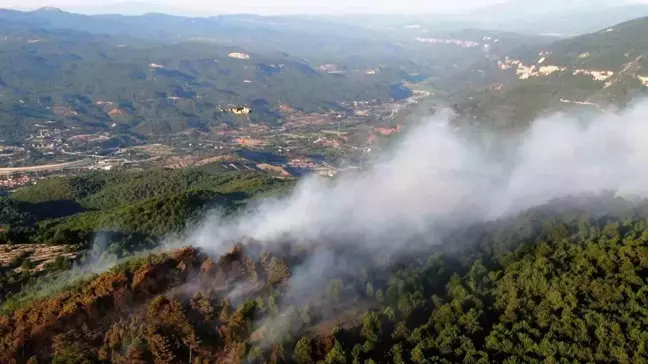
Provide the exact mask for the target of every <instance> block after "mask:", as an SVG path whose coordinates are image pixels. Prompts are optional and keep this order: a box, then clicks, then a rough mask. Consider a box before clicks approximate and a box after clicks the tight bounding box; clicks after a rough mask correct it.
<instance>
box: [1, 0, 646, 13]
mask: <svg viewBox="0 0 648 364" xmlns="http://www.w3.org/2000/svg"><path fill="white" fill-rule="evenodd" d="M506 1H507V0H324V1H321V0H148V1H147V0H0V8H18V9H35V8H39V7H43V6H52V7H58V8H61V9H63V10H68V11H73V12H87V13H96V12H98V13H104V12H130V13H133V12H135V13H138V12H140V13H144V12H148V11H150V12H164V13H175V14H183V15H207V16H208V15H214V14H223V13H259V14H277V13H400V14H404V13H447V12H462V11H465V10H470V9H473V8H478V7H483V6H488V5H492V4H497V3H501V2H506ZM509 1H510V0H509ZM527 1H528V0H527ZM544 1H548V2H556V0H536V1H535V2H534V1H530V2H531V3H533V4H537V6H540V7H541V6H542V4H543V2H544ZM577 1H583V0H559V2H562V3H572V2H577ZM609 1H611V2H612V3H617V2H618V3H622V2H626V1H627V2H635V3H638V2H644V3H645V2H648V0H609ZM124 9H127V10H124ZM106 10H107V11H106Z"/></svg>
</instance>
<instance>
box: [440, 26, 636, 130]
mask: <svg viewBox="0 0 648 364" xmlns="http://www.w3.org/2000/svg"><path fill="white" fill-rule="evenodd" d="M647 29H648V18H640V19H636V20H632V21H629V22H625V23H621V24H618V25H613V26H610V27H609V28H606V29H603V30H601V31H598V32H596V33H592V34H587V35H583V36H577V37H574V38H570V39H566V40H561V41H558V42H555V43H552V44H550V45H543V46H540V47H538V46H528V47H524V48H520V49H517V50H512V51H511V52H509V53H508V55H507V56H506V57H496V58H494V59H492V60H491V61H490V63H487V64H485V63H480V64H476V65H475V66H474V67H473V69H479V68H481V70H482V71H484V72H483V74H482V76H481V77H480V80H477V81H474V82H472V89H469V88H464V89H461V90H458V89H456V93H455V100H456V101H459V102H457V104H458V105H457V108H458V110H459V111H460V112H461V113H462V114H464V115H475V116H478V117H481V118H482V119H485V120H486V121H490V122H496V123H499V124H500V126H501V127H505V128H511V127H512V128H515V127H517V126H522V127H524V126H525V125H528V122H530V121H531V120H533V119H534V118H536V117H537V116H539V115H542V114H546V113H549V112H553V111H558V110H570V109H578V110H579V111H580V112H582V111H586V112H591V113H600V112H604V111H605V110H611V109H614V108H615V107H625V106H627V105H628V104H629V103H630V102H631V101H632V100H634V99H637V98H640V97H642V96H643V95H645V94H646V90H647V88H646V86H647V85H648V41H647V40H646V38H645V37H644V36H643V35H642V34H644V33H645V32H646V30H647ZM532 67H533V69H531V68H532ZM474 75H475V73H474V72H471V73H464V74H462V75H460V76H459V77H458V80H454V81H453V80H446V81H447V82H448V83H450V82H452V83H455V84H457V83H459V82H463V84H466V82H469V80H470V77H474Z"/></svg>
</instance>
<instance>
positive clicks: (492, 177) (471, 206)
mask: <svg viewBox="0 0 648 364" xmlns="http://www.w3.org/2000/svg"><path fill="white" fill-rule="evenodd" d="M645 115H648V104H646V103H643V104H640V105H638V106H637V107H634V108H632V109H630V110H628V111H626V112H624V113H623V114H619V115H612V114H609V115H603V116H600V117H598V118H596V119H594V120H591V121H589V122H587V123H583V122H579V121H577V120H576V119H572V118H570V117H567V116H563V115H556V116H552V117H548V118H545V119H541V120H538V121H536V122H535V123H534V124H533V125H532V127H531V128H530V130H529V131H528V132H527V133H526V134H525V135H524V136H523V138H522V140H521V142H520V143H519V144H518V145H517V146H516V147H515V148H511V150H510V151H508V152H507V153H506V155H507V156H508V157H507V158H506V160H502V159H501V158H499V159H495V158H490V157H489V154H488V153H486V151H484V150H482V149H481V148H480V147H478V145H480V144H479V143H475V142H474V141H472V140H468V139H466V138H462V137H460V136H459V135H457V134H456V133H455V131H454V129H453V128H452V127H450V126H449V125H448V123H447V122H446V121H447V120H448V116H449V115H447V114H441V115H437V116H435V117H431V118H429V119H428V120H426V121H425V122H424V123H423V124H422V125H421V126H419V127H417V128H415V129H413V130H411V131H409V132H408V134H407V135H406V136H405V138H403V140H402V142H401V143H400V144H399V145H398V146H397V147H396V148H394V149H393V150H392V151H391V153H388V154H387V155H386V156H384V157H383V158H380V159H379V160H378V162H377V163H376V164H375V165H374V166H373V167H371V168H370V169H368V170H366V171H363V172H357V173H352V174H345V175H343V176H341V177H339V178H336V179H334V180H327V179H324V178H321V177H312V178H307V179H305V180H303V181H302V182H301V183H300V184H299V185H298V186H297V188H296V189H295V191H294V192H293V193H292V194H291V195H290V196H288V197H284V198H280V199H274V200H266V201H264V202H263V203H261V204H260V205H257V206H255V207H253V208H250V209H248V210H246V211H245V212H244V213H242V214H240V215H237V216H235V217H229V218H225V217H223V216H222V215H220V214H218V213H214V214H213V215H212V216H210V217H209V218H208V219H206V220H205V221H204V222H203V224H202V226H201V227H200V228H199V229H197V230H196V231H194V232H193V234H192V235H191V238H190V243H192V244H194V245H197V246H200V247H203V248H205V249H206V250H208V251H213V252H214V253H221V252H223V250H225V249H228V248H229V247H231V245H232V244H233V243H236V242H238V241H241V239H244V238H252V239H255V240H257V241H259V242H262V243H265V244H272V243H273V242H277V241H293V242H296V243H309V242H322V241H344V242H352V243H354V244H358V245H361V244H363V245H365V246H368V247H372V248H381V249H394V251H395V250H398V249H400V248H401V247H402V245H403V244H407V243H408V242H410V241H411V239H412V238H414V237H421V236H426V237H427V240H429V241H434V240H435V236H434V235H435V234H434V231H435V230H436V229H439V228H442V227H444V226H452V225H454V224H456V223H466V222H475V221H479V220H484V219H491V218H497V217H502V216H505V215H507V214H510V213H514V212H517V211H520V210H522V209H526V208H529V207H532V206H535V205H539V204H543V203H546V202H548V201H550V200H552V199H555V198H560V197H564V196H568V195H578V194H581V193H591V192H600V191H603V190H611V191H616V192H618V193H619V194H622V195H631V194H632V195H640V196H643V195H645V194H646V193H647V192H648V184H647V183H646V182H648V178H647V177H648V176H647V175H646V174H647V173H646V172H645V169H644V168H643V167H644V166H645V165H646V164H647V163H648V143H647V142H648V140H647V139H648V121H646V120H644V117H645ZM418 240H420V239H418Z"/></svg>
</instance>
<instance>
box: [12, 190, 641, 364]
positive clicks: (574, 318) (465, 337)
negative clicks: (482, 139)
mask: <svg viewBox="0 0 648 364" xmlns="http://www.w3.org/2000/svg"><path fill="white" fill-rule="evenodd" d="M647 207H648V205H646V204H645V203H643V202H642V203H639V204H637V203H631V202H628V201H624V200H621V199H618V198H613V197H610V196H599V197H597V200H596V201H592V200H590V199H585V200H579V199H568V200H566V201H560V202H555V203H552V204H550V205H548V206H543V207H540V208H535V209H533V210H530V211H527V212H524V213H522V214H521V215H519V216H517V217H514V218H509V219H505V220H500V221H496V222H490V223H485V224H478V225H475V226H472V227H470V228H466V229H461V230H459V231H456V232H455V233H453V234H450V235H449V236H448V237H447V238H446V243H444V244H443V245H440V246H427V247H425V246H424V247H422V248H420V249H419V250H416V251H411V252H403V254H402V255H399V256H394V257H391V258H390V259H388V260H387V261H384V260H381V259H378V260H373V259H368V258H371V257H370V256H371V255H374V254H377V255H379V252H367V251H363V250H357V249H356V248H353V247H349V246H347V247H337V248H336V247H334V246H326V245H322V246H321V247H319V248H318V249H315V250H314V251H310V252H309V249H306V250H303V249H286V248H279V249H277V248H276V247H275V248H273V247H270V246H268V247H263V246H261V245H258V244H256V243H253V242H250V243H247V244H245V245H239V246H237V247H236V248H235V249H233V250H232V251H231V252H230V253H229V254H226V255H224V256H222V257H220V258H210V257H209V256H208V255H206V254H205V253H204V252H201V251H200V250H196V249H184V250H179V251H176V252H173V253H170V254H165V255H159V256H151V257H148V258H143V259H139V260H137V261H133V262H131V263H128V264H124V265H121V266H118V267H115V268H114V269H113V270H112V271H110V272H109V273H105V274H102V275H100V276H97V277H94V278H90V279H89V280H88V281H86V282H84V283H82V284H79V285H77V286H75V287H72V288H69V289H67V290H65V291H64V292H62V293H60V294H58V295H55V296H53V297H51V298H46V299H41V300H37V301H35V302H33V303H32V304H30V305H27V306H24V307H21V308H17V309H16V308H14V309H11V311H13V310H15V311H13V313H10V314H8V315H6V316H3V317H2V318H0V335H1V339H0V345H1V346H2V350H1V351H0V352H1V353H2V354H0V355H2V358H3V360H5V361H7V360H11V359H17V360H18V361H21V362H22V361H26V360H28V359H30V358H31V360H37V359H38V360H51V359H54V360H55V361H56V362H111V361H112V362H150V361H154V362H158V363H163V362H164V363H167V362H171V363H174V362H178V363H179V362H187V361H188V360H190V358H191V361H192V362H194V363H197V362H200V363H206V362H213V363H215V362H219V363H223V362H232V363H233V362H240V361H246V360H249V361H251V362H271V363H279V362H296V363H314V362H324V363H351V362H355V363H383V362H384V363H388V362H396V363H432V362H440V363H444V362H445V363H455V362H480V363H488V362H493V363H500V362H505V363H515V362H525V363H533V362H538V363H540V362H562V363H575V362H618V363H645V362H647V361H648V347H647V345H648V330H647V329H646V327H648V326H647V323H648V309H646V307H648V295H647V294H646V293H647V291H646V290H647V289H648V288H647V287H648V285H647V284H648V282H647V281H646V279H647V277H648V275H647V273H648V225H647V224H648V220H647V219H648V215H646V211H648V209H647ZM327 250H328V251H329V253H330V254H333V255H334V256H337V257H338V258H336V259H342V258H341V257H346V258H348V257H349V256H351V257H352V258H351V259H350V261H355V262H356V264H355V265H350V266H347V267H346V268H344V269H339V266H338V267H337V268H336V269H334V270H333V271H332V272H325V274H324V276H325V277H328V278H327V281H326V282H325V283H323V284H324V286H322V287H319V286H318V287H311V288H312V289H306V288H304V287H303V285H301V286H302V288H297V287H299V286H300V283H299V279H300V276H301V274H302V273H303V267H304V265H305V264H307V262H308V261H309V257H313V256H316V254H322V253H326V251H327ZM262 251H265V252H263V253H262ZM368 255H369V256H368ZM381 261H382V262H381ZM371 262H373V263H371ZM379 262H381V263H379ZM301 277H302V278H301V279H303V276H301ZM315 282H319V281H317V280H316V281H315ZM300 289H301V290H300ZM303 289H306V290H305V291H302V290H303ZM314 291H316V293H314ZM296 296H303V298H305V299H302V300H295V297H296ZM5 308H8V307H7V306H5ZM11 311H9V312H11ZM5 312H7V311H5Z"/></svg>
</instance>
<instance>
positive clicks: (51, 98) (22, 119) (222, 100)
mask: <svg viewBox="0 0 648 364" xmlns="http://www.w3.org/2000/svg"><path fill="white" fill-rule="evenodd" d="M0 69H2V70H3V71H0V87H1V88H2V93H1V94H0V102H1V103H2V107H1V108H0V128H2V135H3V136H7V137H8V138H9V139H14V140H16V139H20V138H21V137H22V136H24V135H26V134H27V133H28V131H29V130H30V127H33V125H34V124H41V125H42V124H44V123H45V122H50V123H60V124H61V125H64V126H68V127H69V126H76V127H81V128H82V129H85V130H88V131H91V130H111V129H115V128H117V130H122V131H130V132H136V133H139V134H142V135H147V134H160V133H172V132H178V131H182V130H184V129H186V128H189V127H192V128H209V127H210V125H214V124H219V123H222V122H232V119H231V117H230V116H228V115H226V114H223V113H222V112H220V108H226V107H228V106H230V107H231V106H232V105H233V106H239V105H245V106H248V107H251V108H252V109H253V113H252V114H251V116H250V118H251V121H253V122H255V121H256V122H265V123H274V122H276V121H277V119H278V117H279V115H278V108H279V104H286V105H290V106H291V107H292V108H295V109H298V110H303V111H309V112H310V111H322V110H330V109H336V108H338V107H339V104H340V103H342V102H349V101H354V100H382V101H388V100H391V99H392V98H401V97H407V96H408V95H409V94H408V92H407V90H405V89H404V88H403V87H401V81H402V80H403V79H404V78H406V77H407V74H406V73H404V72H403V71H402V70H401V69H399V68H389V67H386V68H384V69H383V70H382V72H380V73H379V74H375V75H373V74H372V75H368V74H366V73H365V72H349V73H347V74H343V75H342V74H337V75H335V74H329V73H325V72H320V71H318V70H317V69H316V68H315V65H313V64H309V63H308V62H307V61H305V60H303V59H301V58H297V57H293V56H290V55H288V54H286V53H283V52H278V51H275V52H272V53H255V52H252V51H247V50H245V49H242V48H241V47H238V46H233V45H229V46H227V45H225V46H224V45H220V44H214V43H205V42H189V41H187V42H182V43H161V42H153V41H148V40H147V41H144V40H141V39H132V38H125V37H119V36H114V37H113V36H105V35H96V34H91V33H87V32H78V31H75V30H60V29H46V27H43V28H41V27H34V26H33V25H29V24H25V23H21V22H11V21H8V22H6V21H3V22H2V24H0ZM9 70H11V71H9ZM3 139H4V138H3Z"/></svg>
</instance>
